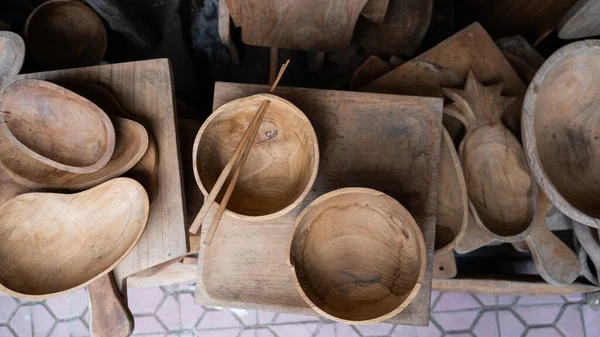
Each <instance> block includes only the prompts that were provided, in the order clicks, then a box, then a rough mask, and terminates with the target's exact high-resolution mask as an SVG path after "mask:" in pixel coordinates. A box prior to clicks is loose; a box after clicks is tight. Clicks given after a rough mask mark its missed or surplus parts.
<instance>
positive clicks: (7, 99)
mask: <svg viewBox="0 0 600 337" xmlns="http://www.w3.org/2000/svg"><path fill="white" fill-rule="evenodd" d="M0 111H2V112H3V114H0V115H1V116H0V142H1V146H0V161H2V162H3V163H4V164H5V165H7V163H6V162H5V161H6V158H5V156H6V154H7V153H10V152H14V153H15V155H18V156H19V160H24V161H25V160H29V161H32V163H31V164H30V165H33V166H34V167H36V172H38V174H45V173H46V172H48V171H54V170H56V169H58V170H62V171H67V172H72V173H92V172H95V171H98V170H99V169H101V168H102V167H104V166H105V165H106V163H108V161H109V160H110V158H111V157H112V155H113V151H114V147H115V130H114V128H113V125H112V123H111V121H110V119H109V118H108V116H107V115H106V114H105V113H104V112H103V111H102V110H101V109H100V108H98V107H97V106H96V105H95V104H93V103H92V102H90V101H88V100H87V99H85V98H83V97H81V96H79V95H77V94H75V93H73V92H71V91H69V90H67V89H64V88H62V87H59V86H57V85H55V84H52V83H50V82H46V81H40V80H30V79H22V80H16V81H14V82H12V83H11V84H10V85H8V87H7V88H6V90H5V91H4V92H3V93H2V96H1V97H0ZM13 156H14V155H13ZM13 156H11V158H13ZM13 166H14V165H13Z"/></svg>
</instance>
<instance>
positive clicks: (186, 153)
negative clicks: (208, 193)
mask: <svg viewBox="0 0 600 337" xmlns="http://www.w3.org/2000/svg"><path fill="white" fill-rule="evenodd" d="M177 125H178V126H179V149H180V151H181V170H182V172H183V187H184V189H185V210H186V214H187V216H186V228H187V227H190V226H191V225H192V222H193V221H194V218H196V215H197V214H198V212H199V211H200V208H202V203H203V202H204V195H203V194H202V192H201V191H200V189H199V188H198V186H197V185H196V180H195V179H196V178H194V167H193V165H194V161H193V160H192V157H193V149H194V140H195V139H196V135H197V134H198V130H199V129H200V126H201V125H202V123H200V122H199V121H196V120H193V119H184V118H179V119H178V121H177Z"/></svg>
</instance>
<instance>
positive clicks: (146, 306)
mask: <svg viewBox="0 0 600 337" xmlns="http://www.w3.org/2000/svg"><path fill="white" fill-rule="evenodd" d="M163 297H164V293H163V291H162V290H161V289H160V288H155V287H152V288H132V289H128V290H127V300H128V305H129V310H131V312H132V313H133V314H134V315H135V314H153V313H154V311H156V308H157V307H158V305H159V304H160V302H161V301H162V299H163Z"/></svg>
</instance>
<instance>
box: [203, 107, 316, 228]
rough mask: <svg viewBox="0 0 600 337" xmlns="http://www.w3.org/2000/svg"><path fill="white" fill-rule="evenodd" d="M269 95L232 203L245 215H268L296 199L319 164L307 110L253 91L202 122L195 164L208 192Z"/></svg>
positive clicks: (311, 178) (310, 183)
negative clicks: (255, 93) (304, 110)
mask: <svg viewBox="0 0 600 337" xmlns="http://www.w3.org/2000/svg"><path fill="white" fill-rule="evenodd" d="M264 99H269V100H270V101H271V104H270V106H269V108H268V110H267V113H266V114H265V117H264V119H263V122H262V124H261V126H260V128H259V130H258V134H257V136H256V138H255V139H254V143H253V145H252V149H251V151H250V153H249V155H248V159H247V161H246V163H245V165H244V167H243V168H242V171H241V172H240V176H239V179H238V181H237V184H236V186H235V189H234V191H233V194H232V196H231V199H230V201H229V203H228V204H227V209H228V210H229V211H231V212H235V213H237V214H241V215H245V216H263V215H269V214H273V213H276V212H279V211H281V210H283V209H285V208H286V207H288V206H290V205H292V204H294V203H295V202H296V201H298V199H299V198H301V197H303V196H304V195H305V194H306V193H307V192H308V190H309V189H310V188H311V187H312V186H311V185H312V183H313V181H314V176H315V174H316V170H317V166H318V146H317V141H316V135H315V133H314V130H313V128H312V126H311V124H310V122H309V121H308V119H307V118H306V116H304V114H303V113H302V112H301V111H300V110H299V109H298V108H296V107H295V106H294V105H292V104H291V103H289V102H288V101H286V100H283V99H281V98H278V97H276V96H272V95H256V96H251V97H247V98H243V99H239V100H236V101H232V102H230V103H227V104H225V105H223V106H222V107H220V108H219V109H217V110H216V111H215V112H214V113H213V115H212V118H210V119H209V120H207V121H206V122H205V125H203V126H202V128H201V130H200V135H199V137H200V139H199V143H198V153H197V160H196V162H197V163H198V164H197V165H198V166H197V168H196V169H197V171H198V177H199V179H200V183H201V187H202V189H203V192H204V193H206V192H207V191H210V190H211V189H212V187H213V186H214V184H215V182H216V180H217V178H218V177H219V174H220V173H221V171H222V170H223V167H225V165H226V163H227V161H228V160H229V158H230V157H231V155H232V154H233V152H234V149H235V147H236V146H237V144H238V142H239V140H240V139H241V138H242V135H243V134H244V132H245V131H246V129H247V128H248V126H249V125H250V122H251V120H252V118H253V117H254V115H255V113H256V111H257V110H258V108H259V106H260V104H261V102H262V101H263V100H264ZM225 190H226V189H225V188H223V189H222V190H221V192H222V193H223V192H224V191H225ZM221 196H222V195H220V196H219V197H218V198H217V200H216V201H217V202H220V200H221Z"/></svg>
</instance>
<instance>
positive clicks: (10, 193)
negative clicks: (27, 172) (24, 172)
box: [0, 170, 30, 205]
mask: <svg viewBox="0 0 600 337" xmlns="http://www.w3.org/2000/svg"><path fill="white" fill-rule="evenodd" d="M27 192H30V189H29V188H27V187H25V186H23V185H21V184H18V183H16V182H15V181H14V180H12V178H11V177H10V176H9V175H8V174H6V173H5V172H4V170H0V205H2V204H3V203H5V202H7V201H8V200H10V199H12V198H14V197H16V196H17V195H21V194H23V193H27Z"/></svg>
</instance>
